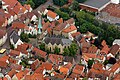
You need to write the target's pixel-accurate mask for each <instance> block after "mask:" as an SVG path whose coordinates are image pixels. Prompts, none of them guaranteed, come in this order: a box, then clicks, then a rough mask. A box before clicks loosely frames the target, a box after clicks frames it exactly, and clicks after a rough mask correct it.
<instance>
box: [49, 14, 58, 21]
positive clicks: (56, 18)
mask: <svg viewBox="0 0 120 80" xmlns="http://www.w3.org/2000/svg"><path fill="white" fill-rule="evenodd" d="M47 19H48V20H49V21H55V20H58V19H59V15H58V16H56V17H55V18H51V17H49V16H48V15H47Z"/></svg>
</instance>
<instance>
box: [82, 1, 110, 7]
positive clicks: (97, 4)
mask: <svg viewBox="0 0 120 80" xmlns="http://www.w3.org/2000/svg"><path fill="white" fill-rule="evenodd" d="M108 2H110V0H87V1H86V2H84V3H83V4H85V5H88V6H92V7H95V8H101V7H102V6H104V5H105V4H107V3H108Z"/></svg>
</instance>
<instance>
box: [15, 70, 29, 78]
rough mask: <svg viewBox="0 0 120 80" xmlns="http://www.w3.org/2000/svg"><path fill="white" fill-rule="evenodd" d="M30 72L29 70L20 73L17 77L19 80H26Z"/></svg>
mask: <svg viewBox="0 0 120 80" xmlns="http://www.w3.org/2000/svg"><path fill="white" fill-rule="evenodd" d="M28 72H29V70H24V71H20V72H18V73H17V74H16V77H17V79H18V80H21V79H22V78H24V77H25V76H26V75H27V73H28Z"/></svg>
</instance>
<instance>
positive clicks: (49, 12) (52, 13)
mask: <svg viewBox="0 0 120 80" xmlns="http://www.w3.org/2000/svg"><path fill="white" fill-rule="evenodd" d="M47 15H48V16H49V17H51V18H53V19H55V18H56V16H57V14H56V13H54V12H53V11H50V10H48V13H47Z"/></svg>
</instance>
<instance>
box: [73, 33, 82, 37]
mask: <svg viewBox="0 0 120 80" xmlns="http://www.w3.org/2000/svg"><path fill="white" fill-rule="evenodd" d="M80 34H81V33H80V32H76V33H73V34H72V37H74V38H75V37H76V36H78V35H80Z"/></svg>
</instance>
